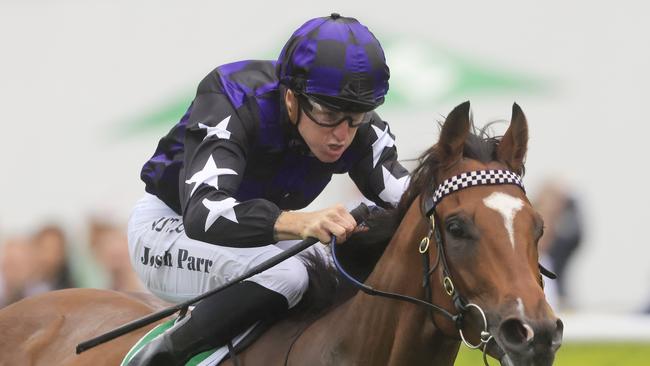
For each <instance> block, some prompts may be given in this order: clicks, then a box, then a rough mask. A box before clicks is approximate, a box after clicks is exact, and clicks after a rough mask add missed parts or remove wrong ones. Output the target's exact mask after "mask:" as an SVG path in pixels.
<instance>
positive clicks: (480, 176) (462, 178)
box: [424, 169, 526, 216]
mask: <svg viewBox="0 0 650 366" xmlns="http://www.w3.org/2000/svg"><path fill="white" fill-rule="evenodd" d="M497 184H514V185H517V186H519V188H521V189H522V190H523V191H524V192H526V190H525V189H524V184H523V182H522V181H521V177H520V176H519V175H517V174H515V173H513V172H511V171H509V170H499V169H496V170H494V169H491V170H475V171H472V172H465V173H461V174H459V175H455V176H453V177H451V178H449V179H446V180H445V181H444V182H442V183H441V184H440V185H439V186H438V188H436V191H435V192H434V193H433V197H430V198H429V199H427V200H426V202H425V207H424V209H425V212H426V215H427V216H431V215H432V214H433V210H435V208H436V206H437V205H438V203H439V202H440V201H442V199H443V198H445V197H446V196H448V195H450V194H452V193H454V192H457V191H460V190H462V189H465V188H469V187H474V186H488V185H497Z"/></svg>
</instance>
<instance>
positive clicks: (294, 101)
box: [284, 89, 300, 125]
mask: <svg viewBox="0 0 650 366" xmlns="http://www.w3.org/2000/svg"><path fill="white" fill-rule="evenodd" d="M284 105H285V106H286V107H287V113H288V114H289V121H291V123H293V124H294V125H295V124H297V123H298V108H300V106H299V105H298V98H296V94H295V93H294V92H293V90H291V89H287V91H286V92H285V93H284Z"/></svg>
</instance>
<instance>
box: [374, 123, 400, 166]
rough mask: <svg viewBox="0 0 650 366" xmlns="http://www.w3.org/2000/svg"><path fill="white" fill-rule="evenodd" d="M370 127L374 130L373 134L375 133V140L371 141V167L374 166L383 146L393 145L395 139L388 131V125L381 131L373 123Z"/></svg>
mask: <svg viewBox="0 0 650 366" xmlns="http://www.w3.org/2000/svg"><path fill="white" fill-rule="evenodd" d="M372 129H373V130H375V135H377V141H375V142H373V143H372V167H373V168H374V167H376V166H377V162H378V161H379V158H380V157H381V153H382V152H383V151H384V149H385V148H387V147H391V146H393V145H395V140H393V138H392V137H391V136H390V133H388V125H386V129H385V130H383V131H382V130H381V129H380V128H379V127H377V126H375V125H372Z"/></svg>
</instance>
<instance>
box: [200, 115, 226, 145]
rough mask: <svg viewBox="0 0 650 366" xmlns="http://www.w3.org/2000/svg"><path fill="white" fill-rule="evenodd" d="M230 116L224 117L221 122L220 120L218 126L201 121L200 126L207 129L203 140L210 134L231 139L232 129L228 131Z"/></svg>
mask: <svg viewBox="0 0 650 366" xmlns="http://www.w3.org/2000/svg"><path fill="white" fill-rule="evenodd" d="M230 117H231V116H228V117H226V118H224V119H223V120H222V121H221V122H219V123H218V124H217V125H216V126H214V127H210V126H208V125H204V124H203V123H199V127H200V128H205V129H206V131H207V134H206V135H205V137H204V138H203V140H205V139H207V138H208V137H210V136H214V135H216V136H217V137H218V138H220V139H226V140H229V139H230V131H228V122H230Z"/></svg>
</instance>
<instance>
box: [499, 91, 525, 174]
mask: <svg viewBox="0 0 650 366" xmlns="http://www.w3.org/2000/svg"><path fill="white" fill-rule="evenodd" d="M527 149H528V122H527V121H526V116H525V115H524V112H523V111H522V110H521V108H520V107H519V105H517V103H514V104H513V105H512V119H511V121H510V126H508V130H507V131H506V133H505V134H504V135H503V138H502V139H501V143H500V144H499V149H498V150H497V158H498V159H499V160H500V161H502V162H504V163H505V164H506V165H508V168H510V169H511V170H512V171H513V172H515V173H517V174H521V173H522V168H523V166H524V160H525V159H526V151H527Z"/></svg>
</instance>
